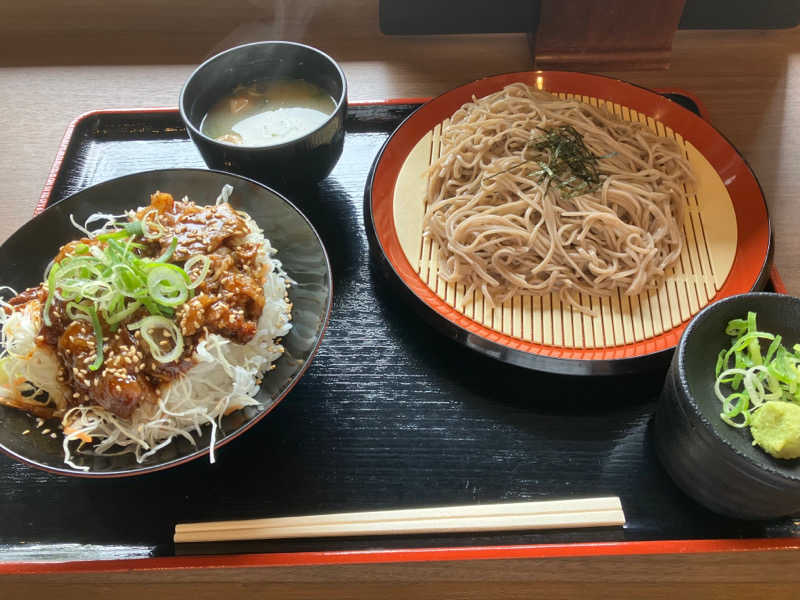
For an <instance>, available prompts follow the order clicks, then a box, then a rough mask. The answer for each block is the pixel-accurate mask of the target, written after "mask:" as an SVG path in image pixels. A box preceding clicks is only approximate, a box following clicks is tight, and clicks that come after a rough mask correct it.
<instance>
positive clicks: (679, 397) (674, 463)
mask: <svg viewBox="0 0 800 600" xmlns="http://www.w3.org/2000/svg"><path fill="white" fill-rule="evenodd" d="M748 311H754V312H756V314H757V323H758V328H759V329H760V330H762V331H768V332H771V333H776V334H780V335H781V336H782V337H783V343H784V345H786V346H787V347H788V348H791V347H792V345H793V344H796V343H798V342H800V299H798V298H793V297H791V296H785V295H782V294H770V293H764V292H754V293H749V294H741V295H738V296H731V297H730V298H726V299H724V300H720V301H719V302H715V303H714V304H711V305H710V306H708V307H706V308H705V309H704V310H702V311H701V312H700V313H698V315H697V316H696V317H695V318H694V319H693V320H692V321H691V322H690V323H689V326H688V327H687V328H686V330H685V331H684V333H683V336H682V337H681V340H680V343H679V344H678V348H677V350H676V351H675V354H674V356H673V359H672V365H671V366H670V369H669V372H668V373H667V379H666V382H665V385H664V390H663V392H662V394H661V398H660V400H659V403H658V409H657V411H656V416H655V435H654V439H655V445H656V451H657V453H658V456H659V458H660V459H661V463H662V464H663V465H664V467H665V468H666V470H667V471H668V472H669V474H670V476H671V477H672V479H673V480H674V481H675V483H677V484H678V486H679V487H680V488H681V489H683V491H684V492H686V494H688V495H689V496H691V497H692V498H694V499H695V500H697V501H698V502H699V503H701V504H703V505H705V506H706V507H707V508H709V509H711V510H712V511H714V512H717V513H720V514H723V515H727V516H732V517H736V518H742V519H769V518H777V517H782V516H786V515H791V514H800V459H793V460H781V459H776V458H773V457H771V456H770V455H769V454H767V453H766V452H764V451H763V450H761V448H759V447H757V446H753V444H752V436H751V435H750V432H749V430H746V429H744V430H742V429H736V428H733V427H729V426H728V425H726V424H725V423H724V422H723V421H722V420H721V419H720V417H719V413H720V412H721V404H720V402H719V400H718V399H717V397H716V396H715V394H714V381H715V380H716V376H715V373H714V370H715V366H716V360H717V355H718V354H719V351H720V350H721V349H722V348H728V347H730V337H729V336H728V335H726V334H725V326H726V325H727V324H728V322H729V321H730V320H731V319H736V318H743V317H746V316H747V312H748Z"/></svg>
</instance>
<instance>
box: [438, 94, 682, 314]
mask: <svg viewBox="0 0 800 600" xmlns="http://www.w3.org/2000/svg"><path fill="white" fill-rule="evenodd" d="M691 182H692V174H691V170H690V167H689V164H688V162H687V160H686V158H685V157H684V155H683V154H682V151H681V149H680V148H679V146H678V144H677V143H676V142H675V141H673V140H671V139H667V138H665V137H661V136H659V135H657V134H656V133H654V132H653V131H652V130H651V129H649V128H648V127H646V126H644V125H642V124H639V123H633V122H630V121H623V120H621V119H619V118H617V117H615V116H614V115H612V114H611V113H609V112H607V111H605V110H603V109H600V108H597V107H594V106H591V105H589V104H586V103H583V102H579V101H574V100H562V99H560V98H558V97H556V96H553V95H551V94H548V93H545V92H539V91H537V90H535V89H533V88H531V87H529V86H527V85H525V84H523V83H514V84H511V85H509V86H507V87H506V88H504V89H503V90H501V91H499V92H497V93H494V94H491V95H489V96H486V97H484V98H480V99H475V98H473V100H472V102H468V103H466V104H464V105H463V106H462V107H461V108H459V109H458V110H457V111H456V112H455V113H454V114H453V116H452V118H451V120H450V123H449V125H447V126H446V127H444V128H443V131H442V136H441V153H440V158H439V159H438V160H437V161H436V162H435V163H434V164H433V165H432V166H431V168H430V172H429V184H428V192H427V198H426V200H427V209H426V214H425V220H424V231H425V235H426V236H428V237H430V238H431V239H432V240H435V241H436V243H437V244H438V247H439V274H440V275H441V276H442V277H443V278H444V279H445V280H446V281H454V282H457V283H460V284H464V285H465V286H466V293H465V294H464V299H465V300H466V299H468V298H469V297H471V296H472V295H473V294H474V293H475V292H478V293H482V294H483V296H484V297H485V298H486V299H487V300H488V302H489V303H490V304H492V305H494V306H498V305H500V304H502V303H503V302H505V301H506V300H508V299H509V298H511V297H513V296H518V295H543V294H549V293H550V292H558V293H559V295H560V297H561V299H562V301H565V302H567V303H568V304H569V305H572V306H574V307H576V308H577V309H578V310H581V311H583V312H588V311H587V309H585V308H582V307H581V306H580V303H579V300H578V297H577V295H578V293H585V294H589V295H593V296H608V295H610V294H612V293H615V292H616V290H617V289H619V290H621V291H622V292H623V293H624V294H627V295H635V294H638V293H640V292H642V291H644V290H646V289H648V287H649V286H653V285H656V284H657V283H658V282H659V281H660V280H661V279H662V278H663V277H664V275H665V272H666V270H667V269H668V268H669V267H670V266H671V265H672V264H673V263H675V261H676V260H677V259H678V257H679V256H680V253H681V248H682V245H683V235H682V220H683V216H682V206H683V203H684V196H685V194H686V186H687V185H688V184H691Z"/></svg>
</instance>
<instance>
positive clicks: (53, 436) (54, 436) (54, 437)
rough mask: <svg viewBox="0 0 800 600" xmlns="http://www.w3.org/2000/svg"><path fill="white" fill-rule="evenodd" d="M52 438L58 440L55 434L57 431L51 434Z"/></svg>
mask: <svg viewBox="0 0 800 600" xmlns="http://www.w3.org/2000/svg"><path fill="white" fill-rule="evenodd" d="M50 437H51V438H53V439H56V437H57V436H56V433H55V431H54V432H53V433H51V434H50Z"/></svg>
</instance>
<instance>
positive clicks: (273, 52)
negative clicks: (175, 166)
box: [179, 41, 347, 189]
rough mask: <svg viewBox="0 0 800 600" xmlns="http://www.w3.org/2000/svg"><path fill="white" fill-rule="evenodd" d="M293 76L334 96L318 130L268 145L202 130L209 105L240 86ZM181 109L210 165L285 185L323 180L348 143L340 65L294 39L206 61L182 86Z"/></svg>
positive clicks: (239, 48)
mask: <svg viewBox="0 0 800 600" xmlns="http://www.w3.org/2000/svg"><path fill="white" fill-rule="evenodd" d="M291 79H299V80H302V81H306V82H308V83H311V84H314V85H316V86H317V87H319V88H320V89H322V90H323V91H325V92H327V93H328V94H330V96H331V97H332V98H333V100H334V103H335V108H334V110H333V112H332V113H331V115H330V116H329V117H328V119H327V120H326V121H325V122H324V123H323V124H322V125H320V126H319V127H317V128H316V129H314V130H313V131H310V132H308V133H306V134H303V135H300V136H299V137H297V138H294V139H291V140H289V141H286V142H283V143H280V144H273V145H267V146H244V145H234V144H229V143H226V142H220V141H217V140H215V139H213V138H211V137H209V136H207V135H205V134H204V133H203V132H202V131H201V124H202V121H203V118H204V117H205V116H206V114H207V113H208V111H209V109H210V108H211V107H212V106H214V104H216V103H217V102H218V101H219V100H221V99H222V98H223V97H224V96H226V95H227V94H230V93H231V92H232V91H233V89H234V88H235V87H236V86H238V85H248V84H250V83H254V82H257V81H277V80H291ZM179 109H180V114H181V118H182V119H183V122H184V124H185V125H186V130H187V131H188V133H189V136H190V137H191V139H192V141H193V142H194V143H195V145H196V146H197V149H198V150H199V151H200V154H201V155H202V157H203V160H204V161H205V162H206V164H207V165H208V166H209V167H210V168H212V169H220V170H224V171H230V172H233V173H237V174H239V175H245V176H247V177H251V178H253V179H256V180H258V181H261V182H262V183H266V184H268V185H271V186H274V187H277V188H281V189H285V188H287V187H290V186H292V185H294V184H297V183H314V182H317V181H319V180H321V179H324V178H325V177H327V176H328V174H329V173H330V172H331V170H333V167H334V166H335V165H336V162H337V161H338V160H339V157H340V156H341V154H342V148H343V146H344V119H345V116H346V113H347V81H346V80H345V76H344V72H343V71H342V69H341V68H340V67H339V65H338V64H336V62H335V61H334V60H333V59H332V58H331V57H330V56H328V55H327V54H325V53H323V52H321V51H320V50H317V49H316V48H312V47H311V46H305V45H303V44H297V43H294V42H275V41H269V42H254V43H252V44H244V45H242V46H236V47H235V48H231V49H230V50H226V51H224V52H221V53H220V54H217V55H216V56H213V57H211V58H210V59H208V60H207V61H205V62H204V63H203V64H201V65H200V66H199V67H198V68H197V69H196V70H195V71H194V73H192V74H191V76H190V77H189V79H188V80H187V81H186V83H185V84H184V86H183V89H182V90H181V95H180V100H179Z"/></svg>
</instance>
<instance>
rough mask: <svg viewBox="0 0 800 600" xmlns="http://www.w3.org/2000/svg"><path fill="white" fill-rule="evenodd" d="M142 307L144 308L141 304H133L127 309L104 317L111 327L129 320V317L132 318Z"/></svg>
mask: <svg viewBox="0 0 800 600" xmlns="http://www.w3.org/2000/svg"><path fill="white" fill-rule="evenodd" d="M141 307H142V303H141V302H131V303H130V304H128V306H127V307H125V308H123V309H122V310H119V311H116V312H114V313H112V314H110V315H108V314H105V315H103V317H104V318H105V320H106V323H108V324H109V325H116V324H117V323H119V322H120V321H122V320H123V319H127V318H128V317H130V316H131V315H132V314H133V313H135V312H136V311H137V310H139V309H140V308H141Z"/></svg>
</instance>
